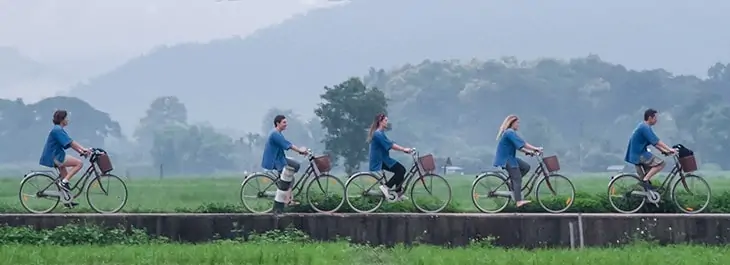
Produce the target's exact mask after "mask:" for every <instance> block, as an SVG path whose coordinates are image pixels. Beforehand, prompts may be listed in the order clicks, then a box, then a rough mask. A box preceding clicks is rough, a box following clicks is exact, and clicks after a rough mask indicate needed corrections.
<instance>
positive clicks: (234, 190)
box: [0, 173, 730, 213]
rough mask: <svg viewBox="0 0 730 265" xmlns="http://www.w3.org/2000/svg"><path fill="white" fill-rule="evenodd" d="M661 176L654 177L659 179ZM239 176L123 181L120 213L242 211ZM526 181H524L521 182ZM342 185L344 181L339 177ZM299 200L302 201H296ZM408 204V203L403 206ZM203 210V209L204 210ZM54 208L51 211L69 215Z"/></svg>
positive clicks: (582, 180) (590, 178)
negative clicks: (124, 201)
mask: <svg viewBox="0 0 730 265" xmlns="http://www.w3.org/2000/svg"><path fill="white" fill-rule="evenodd" d="M565 175H566V176H568V177H569V178H570V179H571V180H572V182H573V184H574V185H575V188H576V190H577V192H579V193H588V194H605V192H606V188H607V184H608V178H609V176H610V175H611V174H610V173H605V174H584V175H573V174H570V173H565ZM703 176H705V177H706V179H707V181H708V182H709V183H710V185H711V187H712V191H713V194H715V195H717V194H720V193H721V192H724V191H730V179H729V178H727V177H726V176H728V175H724V174H721V173H714V174H713V173H709V174H703ZM663 178H664V175H663V174H662V175H661V176H659V177H657V178H655V180H663ZM447 179H448V181H449V183H450V185H451V186H452V194H453V199H452V204H453V208H454V209H452V210H453V211H458V212H475V211H477V210H476V209H475V207H474V206H473V204H472V202H471V197H470V195H471V192H470V188H471V184H472V181H473V180H474V176H473V175H468V176H467V175H464V176H461V175H451V176H448V177H447ZM242 180H243V177H239V178H231V177H226V178H195V179H191V178H178V179H175V178H170V179H163V180H159V179H153V178H134V179H125V181H126V184H127V187H128V190H129V196H128V198H129V199H128V202H127V205H126V206H125V207H124V209H123V212H180V211H182V212H185V211H188V212H190V211H211V210H210V209H211V208H214V209H213V210H212V211H221V212H242V211H243V208H242V206H241V202H240V198H239V193H240V188H241V182H242ZM526 180H527V178H525V181H526ZM19 182H20V178H17V179H9V178H4V179H0V212H6V213H8V212H25V210H23V208H22V207H21V205H20V202H19V198H18V189H19V186H20V185H19ZM343 182H344V178H343ZM300 200H303V199H300ZM78 201H79V202H80V204H81V205H80V207H79V208H77V209H74V210H72V211H74V212H75V211H81V212H85V211H90V209H89V206H88V204H87V202H86V199H85V196H82V197H80V199H79V200H78ZM403 204H404V205H406V204H407V205H410V202H407V203H403ZM404 207H405V206H404ZM206 209H207V210H206ZM69 211H70V210H67V209H63V208H62V207H58V208H57V209H56V211H55V212H69Z"/></svg>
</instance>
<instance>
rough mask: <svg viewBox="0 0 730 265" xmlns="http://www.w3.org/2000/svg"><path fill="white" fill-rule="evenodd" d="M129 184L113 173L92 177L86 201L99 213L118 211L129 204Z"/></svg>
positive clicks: (87, 189)
mask: <svg viewBox="0 0 730 265" xmlns="http://www.w3.org/2000/svg"><path fill="white" fill-rule="evenodd" d="M127 195H129V193H128V191H127V185H126V184H124V181H123V180H122V179H121V178H119V177H117V176H115V175H111V174H104V175H101V176H97V177H96V178H94V179H92V180H91V182H90V183H89V186H88V187H87V188H86V201H87V202H89V206H90V207H91V209H92V210H94V211H96V212H97V213H116V212H119V211H120V210H122V208H124V205H126V204H127Z"/></svg>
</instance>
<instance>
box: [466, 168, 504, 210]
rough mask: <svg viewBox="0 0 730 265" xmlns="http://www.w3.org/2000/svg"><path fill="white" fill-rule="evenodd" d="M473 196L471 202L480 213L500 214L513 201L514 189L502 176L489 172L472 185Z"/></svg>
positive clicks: (477, 178) (478, 177)
mask: <svg viewBox="0 0 730 265" xmlns="http://www.w3.org/2000/svg"><path fill="white" fill-rule="evenodd" d="M471 194H472V196H471V201H472V202H473V203H474V207H477V209H479V211H481V212H483V213H498V212H501V211H502V210H504V208H506V207H507V204H509V202H510V201H511V200H512V187H511V186H510V183H509V181H508V180H507V178H505V177H504V176H502V175H501V174H499V173H494V172H487V173H482V174H480V175H479V176H477V177H476V179H475V180H474V183H472V184H471ZM480 199H484V200H480Z"/></svg>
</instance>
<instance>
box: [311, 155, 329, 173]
mask: <svg viewBox="0 0 730 265" xmlns="http://www.w3.org/2000/svg"><path fill="white" fill-rule="evenodd" d="M314 165H315V166H316V167H317V169H318V170H319V172H329V171H330V170H331V169H332V163H331V162H330V156H329V155H322V156H318V157H315V158H314Z"/></svg>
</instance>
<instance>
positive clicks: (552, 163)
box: [542, 156, 560, 173]
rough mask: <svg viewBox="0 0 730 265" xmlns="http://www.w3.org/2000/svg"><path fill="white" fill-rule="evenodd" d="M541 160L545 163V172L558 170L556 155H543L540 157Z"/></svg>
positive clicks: (558, 164) (558, 163)
mask: <svg viewBox="0 0 730 265" xmlns="http://www.w3.org/2000/svg"><path fill="white" fill-rule="evenodd" d="M542 162H543V163H545V170H547V172H550V173H552V172H555V171H558V170H560V162H559V161H558V156H548V157H544V158H543V159H542Z"/></svg>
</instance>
